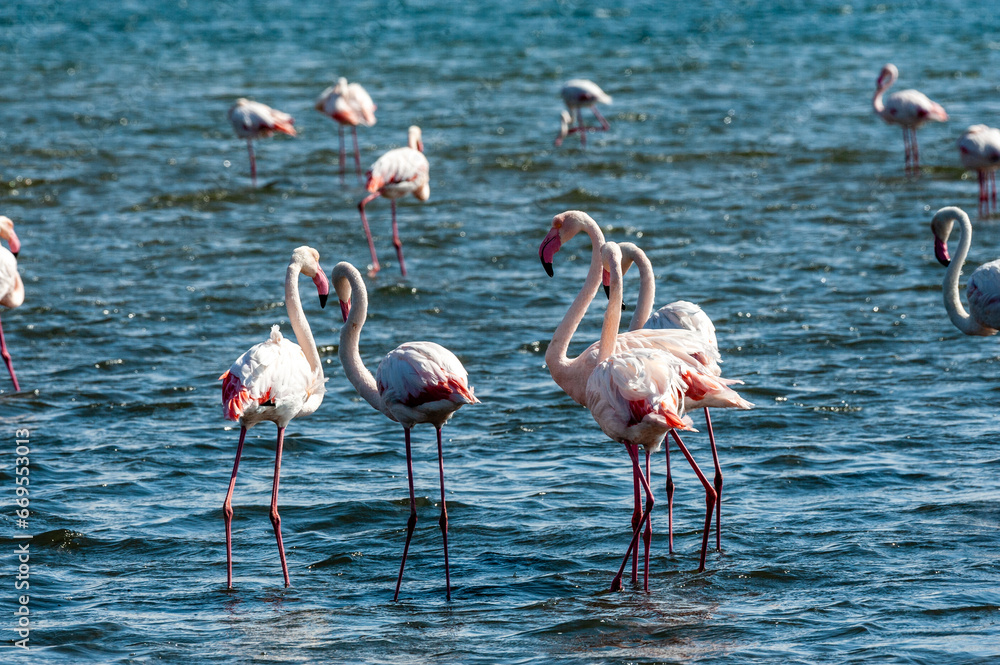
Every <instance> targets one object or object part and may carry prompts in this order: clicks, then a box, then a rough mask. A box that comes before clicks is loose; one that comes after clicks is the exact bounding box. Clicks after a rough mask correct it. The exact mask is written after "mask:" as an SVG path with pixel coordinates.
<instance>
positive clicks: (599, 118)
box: [590, 106, 611, 132]
mask: <svg viewBox="0 0 1000 665" xmlns="http://www.w3.org/2000/svg"><path fill="white" fill-rule="evenodd" d="M590 110H591V111H593V112H594V117H595V118H597V121H598V122H600V123H601V128H600V129H597V128H596V127H595V128H594V131H595V132H597V131H599V132H606V131H608V130H609V129H611V125H610V124H609V123H608V121H607V120H605V119H604V116H603V115H601V112H600V111H598V110H597V107H596V106H591V107H590Z"/></svg>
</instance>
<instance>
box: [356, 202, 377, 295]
mask: <svg viewBox="0 0 1000 665" xmlns="http://www.w3.org/2000/svg"><path fill="white" fill-rule="evenodd" d="M378 197H379V192H373V193H372V194H369V195H368V196H366V197H365V198H364V199H362V200H361V203H359V204H358V210H360V211H361V224H362V226H364V227H365V237H366V238H368V249H369V250H370V251H371V253H372V268H371V270H369V271H368V276H369V277H374V276H375V275H376V274H377V273H378V271H379V265H378V256H376V255H375V241H374V240H372V232H371V229H370V228H368V217H366V216H365V205H366V204H368V203H369V202H370V201H373V200H374V199H377V198H378Z"/></svg>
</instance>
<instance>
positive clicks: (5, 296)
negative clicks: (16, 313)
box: [0, 215, 24, 392]
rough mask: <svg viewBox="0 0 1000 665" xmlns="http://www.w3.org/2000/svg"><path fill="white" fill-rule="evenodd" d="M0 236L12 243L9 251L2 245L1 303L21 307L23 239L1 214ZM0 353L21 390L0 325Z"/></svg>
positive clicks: (10, 222) (0, 253)
mask: <svg viewBox="0 0 1000 665" xmlns="http://www.w3.org/2000/svg"><path fill="white" fill-rule="evenodd" d="M0 238H2V239H3V240H6V241H7V244H8V245H10V250H9V251H8V250H7V248H6V247H2V246H0V305H3V306H4V307H8V308H10V309H13V308H15V307H20V306H21V303H23V302H24V282H23V281H21V275H20V274H18V272H17V253H18V252H20V251H21V241H20V240H18V238H17V234H16V233H14V222H13V221H11V219H10V217H4V216H3V215H0ZM0 355H2V356H3V361H4V363H6V365H7V371H8V372H10V380H11V381H12V382H13V383H14V391H15V392H20V391H21V387H20V386H19V385H18V383H17V375H16V374H14V363H13V361H12V360H11V358H10V352H9V351H8V350H7V342H6V340H4V338H3V326H2V325H0Z"/></svg>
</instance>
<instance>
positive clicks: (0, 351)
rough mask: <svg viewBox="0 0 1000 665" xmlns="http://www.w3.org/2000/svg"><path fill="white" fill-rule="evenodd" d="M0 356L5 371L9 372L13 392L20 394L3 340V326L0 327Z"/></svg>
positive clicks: (5, 343) (8, 352)
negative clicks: (5, 368)
mask: <svg viewBox="0 0 1000 665" xmlns="http://www.w3.org/2000/svg"><path fill="white" fill-rule="evenodd" d="M0 356H3V361H4V364H6V365H7V371H8V372H10V380H11V381H13V382H14V392H21V386H20V385H18V383H17V375H16V374H14V361H13V360H12V359H11V357H10V351H8V350H7V341H6V340H5V339H4V338H3V325H0Z"/></svg>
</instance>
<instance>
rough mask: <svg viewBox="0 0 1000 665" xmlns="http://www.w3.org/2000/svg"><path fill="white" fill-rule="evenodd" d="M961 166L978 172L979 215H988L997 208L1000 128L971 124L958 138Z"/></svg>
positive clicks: (996, 210)
mask: <svg viewBox="0 0 1000 665" xmlns="http://www.w3.org/2000/svg"><path fill="white" fill-rule="evenodd" d="M958 154H959V157H960V158H961V160H962V166H964V167H965V168H967V169H970V170H973V171H976V172H977V173H978V174H979V215H980V216H981V217H989V216H990V204H991V203H992V207H993V212H998V211H1000V209H998V208H997V167H1000V129H996V128H995V127H987V126H986V125H972V126H971V127H969V128H968V129H967V130H965V133H964V134H962V137H961V138H960V139H958Z"/></svg>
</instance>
